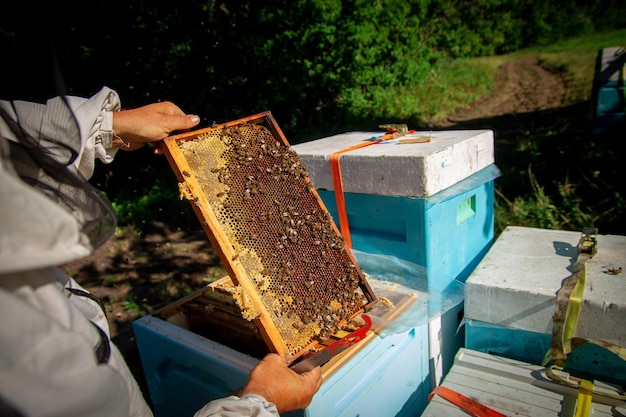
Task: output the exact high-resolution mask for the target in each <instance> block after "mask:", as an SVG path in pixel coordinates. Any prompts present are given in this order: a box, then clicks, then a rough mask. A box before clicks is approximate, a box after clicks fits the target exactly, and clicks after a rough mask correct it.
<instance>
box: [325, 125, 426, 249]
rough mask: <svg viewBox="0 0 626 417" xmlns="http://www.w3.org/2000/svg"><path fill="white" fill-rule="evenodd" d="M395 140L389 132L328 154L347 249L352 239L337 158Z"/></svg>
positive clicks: (340, 226)
mask: <svg viewBox="0 0 626 417" xmlns="http://www.w3.org/2000/svg"><path fill="white" fill-rule="evenodd" d="M414 132H415V130H409V131H408V132H407V134H409V133H414ZM395 138H396V133H395V132H389V133H386V134H384V135H381V136H378V137H375V138H372V140H369V141H367V142H363V143H359V144H358V145H354V146H350V147H349V148H346V149H342V150H340V151H337V152H333V153H332V154H330V173H331V175H332V177H333V188H334V189H335V202H336V203H337V215H338V216H339V228H340V229H341V235H342V236H343V239H344V241H345V245H346V247H347V248H348V249H352V239H351V238H350V225H349V224H348V213H347V211H346V199H345V197H344V194H343V180H342V178H341V166H340V164H339V157H340V156H341V154H344V153H346V152H350V151H354V150H356V149H361V148H365V147H366V146H370V145H375V144H377V143H381V142H382V141H385V140H391V139H395Z"/></svg>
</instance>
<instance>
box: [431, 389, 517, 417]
mask: <svg viewBox="0 0 626 417" xmlns="http://www.w3.org/2000/svg"><path fill="white" fill-rule="evenodd" d="M435 394H437V395H439V396H440V397H441V398H443V399H445V400H448V401H450V402H451V403H452V404H454V405H456V406H457V407H460V408H461V409H463V410H465V411H467V412H468V413H470V414H471V415H472V416H474V417H506V416H505V415H504V414H500V413H498V412H497V411H496V410H494V409H492V408H489V407H487V406H486V405H483V404H481V403H479V402H478V401H476V400H472V399H471V398H468V397H466V396H464V395H461V394H459V393H458V392H456V391H453V390H451V389H450V388H446V387H444V386H441V385H440V386H438V387H437V388H435V389H434V390H433V391H432V392H431V393H430V395H429V396H428V401H430V400H431V399H432V398H433V395H435Z"/></svg>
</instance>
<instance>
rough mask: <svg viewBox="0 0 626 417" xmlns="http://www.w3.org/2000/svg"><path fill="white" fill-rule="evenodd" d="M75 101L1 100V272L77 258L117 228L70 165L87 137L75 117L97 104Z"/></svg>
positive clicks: (99, 199)
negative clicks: (89, 106) (45, 102)
mask: <svg viewBox="0 0 626 417" xmlns="http://www.w3.org/2000/svg"><path fill="white" fill-rule="evenodd" d="M101 94H103V96H104V97H106V96H107V94H110V90H109V91H103V92H101ZM80 100H81V99H77V98H71V97H68V98H61V97H57V98H55V99H51V100H50V101H49V102H48V105H46V106H43V105H38V104H35V103H30V102H25V101H13V102H8V101H0V273H8V272H16V271H24V270H31V269H37V268H43V267H48V266H56V265H61V264H64V263H66V262H70V261H73V260H76V259H78V258H81V257H83V256H86V255H88V254H89V253H91V251H92V250H93V249H94V248H96V247H97V246H99V245H100V244H101V243H103V242H104V241H105V240H106V239H107V238H108V237H109V236H110V234H111V233H112V232H113V231H114V229H115V214H114V213H113V211H112V208H111V205H110V204H109V202H108V200H107V199H106V198H105V197H104V195H103V194H102V193H100V192H99V191H98V190H96V189H95V188H93V187H92V186H91V185H90V184H89V183H88V181H87V180H86V179H85V178H84V177H83V176H82V175H81V174H80V173H79V171H78V168H77V164H76V161H77V158H78V157H79V156H81V155H82V153H83V147H84V139H81V138H85V137H86V135H85V132H81V129H80V127H79V125H78V122H77V118H76V117H75V113H76V112H77V111H78V112H80V111H81V109H80V108H81V105H82V106H84V105H96V106H101V105H102V100H95V101H91V102H87V101H85V100H83V101H80ZM83 110H85V109H83Z"/></svg>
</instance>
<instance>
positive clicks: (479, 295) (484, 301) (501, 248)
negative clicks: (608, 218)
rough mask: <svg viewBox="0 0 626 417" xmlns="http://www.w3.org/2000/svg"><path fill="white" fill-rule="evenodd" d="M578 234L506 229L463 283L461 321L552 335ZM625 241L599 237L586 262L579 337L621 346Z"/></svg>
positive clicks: (625, 330)
mask: <svg viewBox="0 0 626 417" xmlns="http://www.w3.org/2000/svg"><path fill="white" fill-rule="evenodd" d="M580 236H581V232H573V231H559V230H545V229H535V228H527V227H511V226H510V227H507V228H506V229H505V231H504V232H503V233H502V234H501V235H500V236H499V237H498V239H497V240H496V242H495V243H494V245H493V246H492V247H491V249H490V250H489V252H488V253H487V255H486V256H485V257H484V258H483V260H482V261H481V262H480V263H479V265H478V266H477V267H476V269H475V270H474V272H473V273H472V275H471V276H470V277H469V278H468V279H467V281H466V283H465V317H466V318H468V319H472V320H480V321H483V322H486V323H492V324H498V325H502V326H506V327H510V328H517V329H523V330H530V331H535V332H539V333H544V334H545V333H548V334H550V333H551V332H552V316H553V315H554V309H555V302H556V294H557V292H558V291H559V289H560V288H561V285H562V282H563V280H564V279H565V278H567V277H569V276H570V275H571V273H572V271H571V267H572V266H573V264H574V262H575V261H576V259H577V256H578V252H577V245H578V241H579V239H580ZM625 263H626V236H616V235H598V253H597V254H596V256H594V257H593V258H591V259H590V260H589V261H588V262H587V273H586V280H585V284H586V285H585V291H584V297H583V305H582V309H581V313H580V317H579V319H578V326H577V329H576V333H577V335H579V336H581V337H587V338H594V339H598V340H605V341H609V342H612V343H617V344H619V345H626V275H625V274H624V273H620V274H617V275H614V274H612V273H611V270H612V269H614V270H618V268H620V267H624V266H626V265H625Z"/></svg>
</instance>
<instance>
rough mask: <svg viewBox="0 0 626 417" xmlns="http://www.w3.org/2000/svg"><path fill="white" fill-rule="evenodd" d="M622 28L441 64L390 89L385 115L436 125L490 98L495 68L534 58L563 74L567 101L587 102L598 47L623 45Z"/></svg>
mask: <svg viewBox="0 0 626 417" xmlns="http://www.w3.org/2000/svg"><path fill="white" fill-rule="evenodd" d="M625 39H626V29H623V30H616V31H612V32H607V33H597V34H592V35H587V36H583V37H577V38H572V39H567V40H563V41H562V42H559V43H556V44H553V45H550V46H546V47H537V48H530V49H524V50H521V51H517V52H515V53H511V54H507V55H499V56H491V57H481V58H472V59H456V60H450V61H444V62H440V63H439V64H438V65H437V66H436V67H435V68H433V70H432V71H431V73H430V74H429V76H428V79H427V80H426V82H424V83H422V84H420V85H416V86H413V87H410V88H406V87H399V88H397V89H395V90H392V91H389V92H388V96H389V99H390V100H388V101H387V103H390V102H391V104H388V105H389V106H390V108H389V109H387V110H386V111H385V113H393V114H395V115H396V116H397V117H398V118H400V119H417V120H424V121H434V122H436V121H440V120H442V119H443V118H445V117H446V116H447V115H449V114H451V113H453V112H454V111H455V110H456V109H457V108H459V107H463V106H465V105H467V104H469V103H471V102H472V101H474V100H476V99H477V98H480V97H484V96H487V95H489V93H490V91H491V88H492V87H493V84H494V83H493V80H494V77H495V74H496V71H497V69H498V67H499V66H500V65H502V64H504V63H506V62H508V61H511V60H516V59H520V58H525V57H531V56H534V57H537V58H539V60H540V61H541V62H542V63H544V64H545V66H546V67H548V68H550V69H551V70H553V71H554V72H558V73H563V74H565V80H566V82H567V84H568V85H569V86H570V87H571V88H570V90H569V91H570V93H571V95H570V96H569V97H568V100H569V101H570V102H577V101H582V100H588V99H589V97H590V94H591V80H592V79H593V73H594V65H595V59H596V55H597V53H598V50H599V49H602V48H605V47H610V46H619V45H624V43H625Z"/></svg>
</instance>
